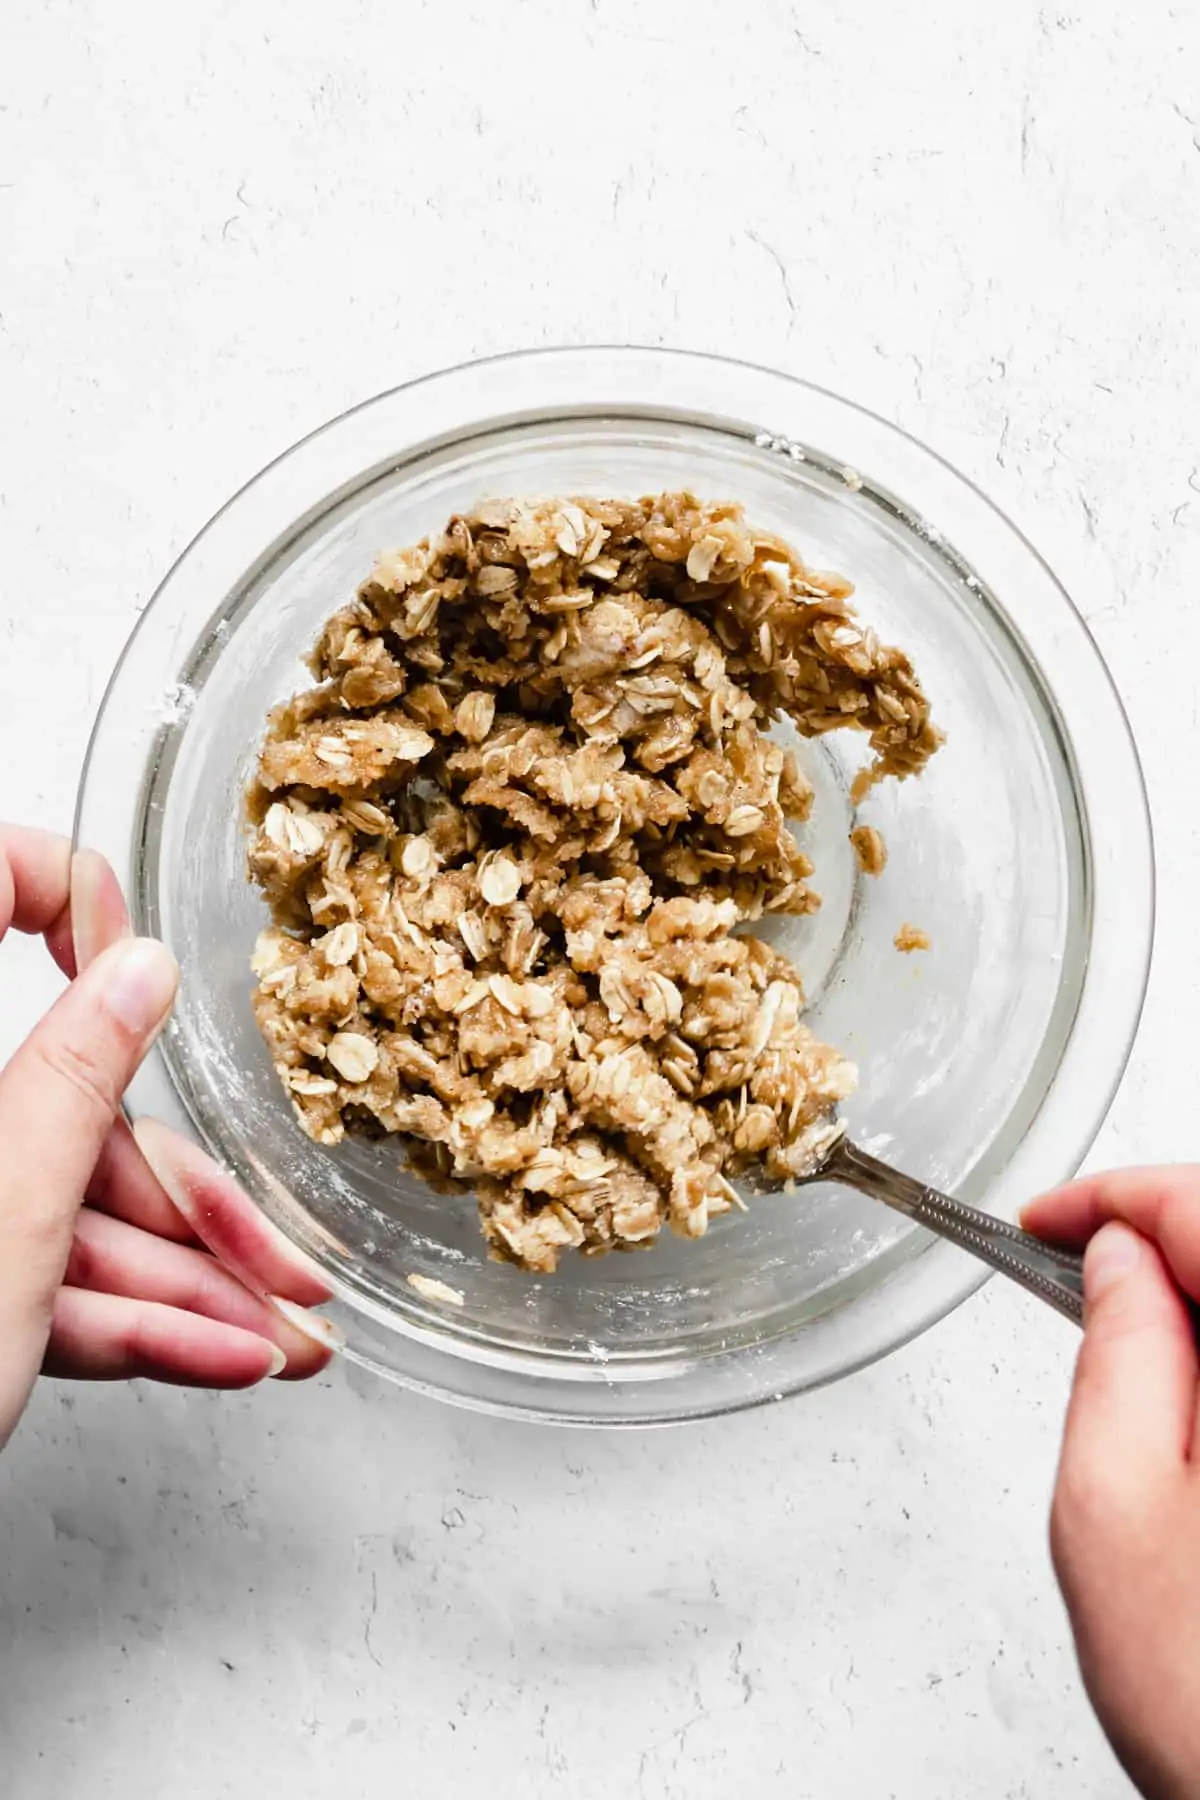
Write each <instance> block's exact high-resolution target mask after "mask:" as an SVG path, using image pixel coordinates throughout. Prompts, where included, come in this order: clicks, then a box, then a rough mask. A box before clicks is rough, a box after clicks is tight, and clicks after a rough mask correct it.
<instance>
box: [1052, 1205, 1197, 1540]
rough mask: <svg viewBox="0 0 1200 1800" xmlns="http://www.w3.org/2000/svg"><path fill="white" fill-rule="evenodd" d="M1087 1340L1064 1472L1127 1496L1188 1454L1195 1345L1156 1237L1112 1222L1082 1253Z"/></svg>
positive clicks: (1084, 1489)
mask: <svg viewBox="0 0 1200 1800" xmlns="http://www.w3.org/2000/svg"><path fill="white" fill-rule="evenodd" d="M1084 1292H1085V1316H1084V1334H1083V1346H1082V1348H1081V1350H1080V1352H1079V1361H1078V1363H1077V1365H1076V1370H1075V1383H1074V1387H1073V1390H1072V1393H1071V1404H1070V1408H1069V1410H1068V1414H1067V1428H1066V1433H1065V1436H1064V1440H1063V1458H1062V1471H1061V1475H1060V1480H1061V1481H1062V1482H1064V1483H1065V1484H1066V1486H1067V1488H1068V1489H1072V1488H1073V1489H1074V1490H1076V1491H1077V1492H1079V1493H1082V1494H1085V1495H1091V1496H1093V1497H1095V1498H1098V1500H1099V1501H1100V1503H1101V1504H1103V1502H1104V1500H1105V1498H1106V1497H1109V1498H1112V1499H1113V1500H1115V1501H1121V1502H1126V1501H1133V1502H1135V1503H1136V1501H1137V1498H1138V1496H1139V1495H1140V1494H1142V1493H1144V1492H1148V1491H1152V1490H1153V1489H1154V1488H1155V1486H1156V1485H1157V1484H1160V1483H1161V1481H1162V1479H1163V1477H1164V1476H1165V1475H1168V1474H1170V1473H1171V1472H1173V1471H1177V1470H1179V1469H1180V1468H1181V1466H1182V1465H1183V1464H1184V1463H1185V1462H1186V1460H1187V1457H1188V1452H1189V1449H1190V1445H1191V1435H1192V1416H1193V1411H1194V1407H1195V1397H1196V1379H1197V1355H1196V1345H1195V1340H1194V1338H1193V1336H1192V1331H1191V1326H1190V1323H1189V1319H1188V1312H1187V1307H1186V1305H1185V1304H1184V1301H1183V1299H1182V1297H1181V1295H1180V1293H1179V1290H1178V1288H1177V1287H1176V1286H1175V1283H1174V1282H1173V1281H1172V1279H1171V1277H1170V1274H1169V1273H1168V1271H1167V1269H1166V1266H1165V1264H1164V1262H1163V1259H1162V1257H1161V1256H1160V1254H1159V1252H1158V1251H1157V1249H1156V1248H1155V1247H1154V1245H1153V1244H1150V1243H1147V1241H1146V1240H1145V1239H1144V1238H1141V1237H1139V1236H1138V1234H1137V1233H1136V1232H1134V1231H1131V1230H1130V1229H1129V1227H1128V1226H1127V1225H1121V1224H1109V1225H1106V1226H1104V1227H1103V1228H1102V1230H1101V1231H1100V1232H1099V1233H1098V1234H1097V1236H1096V1237H1095V1238H1094V1239H1093V1240H1092V1242H1091V1243H1090V1244H1089V1246H1088V1249H1087V1251H1086V1253H1085V1257H1084Z"/></svg>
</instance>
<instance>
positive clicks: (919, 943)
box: [892, 924, 933, 956]
mask: <svg viewBox="0 0 1200 1800" xmlns="http://www.w3.org/2000/svg"><path fill="white" fill-rule="evenodd" d="M892 942H893V943H894V944H895V946H896V948H897V950H902V951H903V952H904V954H905V955H906V956H911V955H912V952H913V951H914V950H929V949H932V947H933V946H932V941H931V939H930V937H929V934H928V932H925V931H922V930H921V928H920V926H919V925H908V924H904V925H902V926H901V927H900V929H899V931H898V932H897V933H896V935H895V937H894V938H893V939H892Z"/></svg>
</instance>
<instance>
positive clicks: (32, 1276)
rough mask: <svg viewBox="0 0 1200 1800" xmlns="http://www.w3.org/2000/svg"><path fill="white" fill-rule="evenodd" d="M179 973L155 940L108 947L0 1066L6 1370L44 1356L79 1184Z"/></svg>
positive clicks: (25, 1368)
mask: <svg viewBox="0 0 1200 1800" xmlns="http://www.w3.org/2000/svg"><path fill="white" fill-rule="evenodd" d="M177 981H178V970H177V969H176V966H175V963H174V961H173V959H172V958H171V956H170V955H169V954H168V952H167V951H166V950H164V949H163V947H162V945H161V944H156V943H153V942H152V941H150V940H147V939H132V938H131V939H129V940H127V941H126V942H125V943H122V944H117V945H114V946H113V947H112V949H110V950H107V951H105V952H104V954H103V955H102V956H101V957H100V958H99V960H98V961H96V962H95V963H93V965H92V967H91V968H90V969H88V970H87V971H85V973H84V974H83V975H81V976H80V977H79V979H78V980H77V981H75V982H73V983H72V984H71V986H70V987H69V988H68V989H67V991H66V993H65V994H63V995H62V996H61V998H60V999H59V1000H58V1001H57V1003H56V1004H55V1005H54V1006H53V1007H52V1009H51V1010H50V1012H49V1013H48V1014H47V1015H46V1017H45V1018H44V1019H43V1020H42V1021H41V1023H40V1024H39V1025H38V1026H37V1027H36V1029H35V1030H34V1032H33V1033H32V1035H31V1036H30V1037H29V1038H28V1039H27V1040H26V1042H25V1043H24V1044H23V1045H22V1046H21V1048H20V1049H19V1050H18V1051H17V1053H16V1055H15V1056H14V1057H13V1059H12V1061H11V1062H10V1063H9V1065H8V1067H7V1068H6V1069H4V1071H3V1072H2V1073H0V1145H2V1146H3V1150H4V1154H3V1159H2V1161H0V1319H3V1321H4V1327H5V1353H6V1356H8V1357H9V1358H11V1359H12V1367H11V1368H10V1370H9V1375H10V1377H13V1376H14V1374H15V1375H16V1376H18V1377H19V1375H20V1374H23V1373H28V1372H29V1371H30V1369H31V1368H32V1370H36V1368H37V1366H38V1364H39V1363H40V1361H41V1357H42V1351H43V1348H44V1345H45V1341H46V1332H47V1330H48V1328H49V1323H50V1309H51V1303H52V1300H53V1296H54V1293H55V1290H56V1289H57V1287H58V1285H59V1282H60V1281H61V1279H62V1272H63V1269H64V1267H65V1266H66V1260H67V1251H68V1249H69V1248H70V1243H71V1234H72V1231H73V1228H74V1223H75V1215H76V1213H77V1211H78V1209H79V1204H80V1201H81V1199H82V1197H83V1192H84V1189H85V1188H86V1186H87V1183H88V1179H89V1177H90V1176H91V1173H92V1169H93V1167H94V1166H95V1163H96V1159H97V1157H98V1156H99V1154H100V1151H101V1148H102V1146H103V1144H104V1140H105V1138H106V1137H107V1136H108V1133H109V1131H110V1129H111V1127H112V1123H113V1118H114V1116H115V1113H116V1110H117V1107H118V1106H119V1104H120V1101H121V1096H122V1094H123V1092H124V1090H125V1087H126V1085H127V1083H128V1081H129V1079H130V1077H131V1076H132V1074H133V1072H134V1070H135V1069H136V1068H137V1065H138V1063H139V1062H140V1061H141V1059H142V1057H143V1056H144V1054H145V1052H146V1049H147V1048H148V1046H149V1045H150V1043H151V1042H152V1041H153V1039H154V1037H155V1035H156V1034H157V1032H158V1031H159V1029H160V1028H161V1026H162V1024H163V1021H164V1020H165V1018H166V1016H167V1013H168V1011H169V1009H170V1006H171V1002H172V1000H173V999H174V995H175V987H176V983H177Z"/></svg>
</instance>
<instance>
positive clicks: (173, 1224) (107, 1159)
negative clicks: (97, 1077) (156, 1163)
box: [85, 1115, 200, 1244]
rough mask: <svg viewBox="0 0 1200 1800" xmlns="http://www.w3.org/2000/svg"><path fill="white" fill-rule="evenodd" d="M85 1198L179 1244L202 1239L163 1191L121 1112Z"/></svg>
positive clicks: (91, 1203)
mask: <svg viewBox="0 0 1200 1800" xmlns="http://www.w3.org/2000/svg"><path fill="white" fill-rule="evenodd" d="M85 1198H86V1200H87V1203H88V1205H89V1206H93V1207H95V1209H96V1211H97V1212H102V1213H108V1214H109V1215H110V1216H111V1217H112V1218H114V1219H124V1220H125V1222H126V1224H128V1225H137V1226H139V1227H140V1228H141V1230H143V1231H152V1232H154V1234H155V1236H156V1237H161V1238H169V1239H170V1240H171V1241H172V1242H173V1243H177V1244H197V1243H199V1241H200V1240H199V1238H197V1236H196V1234H195V1232H194V1231H193V1230H192V1228H191V1226H190V1225H189V1224H188V1222H187V1220H186V1219H185V1218H184V1217H183V1216H182V1214H181V1213H179V1212H177V1211H176V1209H175V1207H174V1206H172V1204H171V1202H170V1201H169V1200H168V1198H167V1196H166V1195H165V1194H164V1193H163V1191H162V1188H161V1186H160V1185H159V1181H158V1177H157V1176H156V1175H155V1173H154V1171H153V1170H152V1169H151V1167H150V1165H149V1163H148V1162H147V1161H146V1159H145V1157H144V1156H143V1155H142V1153H141V1151H140V1150H139V1149H138V1147H137V1144H136V1142H135V1140H134V1136H133V1133H132V1131H130V1129H129V1126H128V1124H127V1122H126V1121H125V1119H124V1118H122V1117H120V1116H119V1115H118V1117H117V1118H116V1119H115V1120H114V1121H113V1128H112V1130H111V1131H110V1132H109V1134H108V1136H107V1137H106V1138H105V1140H104V1147H103V1149H102V1150H101V1152H100V1155H99V1158H98V1159H97V1162H96V1167H95V1168H94V1169H93V1170H92V1178H91V1180H90V1181H89V1182H88V1186H87V1194H86V1195H85Z"/></svg>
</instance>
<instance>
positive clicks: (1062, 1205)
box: [1021, 1163, 1200, 1300]
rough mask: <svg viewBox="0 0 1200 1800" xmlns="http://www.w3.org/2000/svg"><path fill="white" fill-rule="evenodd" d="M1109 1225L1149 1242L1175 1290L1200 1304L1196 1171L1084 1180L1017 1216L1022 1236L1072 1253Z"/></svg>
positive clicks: (1199, 1174) (1199, 1170) (1114, 1173)
mask: <svg viewBox="0 0 1200 1800" xmlns="http://www.w3.org/2000/svg"><path fill="white" fill-rule="evenodd" d="M1110 1219H1121V1220H1123V1221H1124V1222H1125V1224H1126V1225H1131V1226H1132V1227H1133V1229H1134V1230H1135V1231H1137V1232H1140V1233H1141V1235H1142V1236H1143V1237H1147V1238H1151V1239H1152V1240H1153V1241H1154V1242H1155V1243H1156V1244H1157V1245H1158V1247H1159V1249H1160V1250H1161V1251H1162V1253H1163V1256H1164V1257H1165V1258H1166V1261H1167V1265H1168V1267H1169V1268H1170V1270H1171V1273H1172V1275H1174V1277H1175V1279H1176V1281H1177V1282H1178V1283H1179V1285H1180V1287H1181V1288H1183V1289H1184V1291H1185V1292H1186V1293H1188V1294H1190V1295H1191V1297H1192V1298H1193V1299H1194V1300H1198V1299H1200V1167H1197V1166H1196V1165H1194V1164H1187V1163H1180V1164H1176V1165H1174V1166H1168V1167H1164V1168H1160V1169H1155V1168H1151V1169H1113V1170H1111V1171H1110V1172H1109V1173H1108V1174H1104V1175H1090V1176H1085V1178H1084V1179H1083V1180H1082V1181H1073V1182H1071V1183H1070V1184H1069V1185H1068V1186H1067V1187H1062V1188H1057V1189H1055V1190H1054V1192H1053V1193H1049V1194H1042V1195H1041V1196H1040V1197H1039V1198H1038V1199H1036V1200H1031V1201H1030V1202H1029V1204H1028V1206H1026V1207H1025V1209H1024V1211H1023V1212H1022V1214H1021V1223H1022V1224H1023V1225H1024V1227H1025V1229H1026V1231H1032V1232H1033V1233H1034V1234H1035V1235H1036V1236H1037V1237H1044V1238H1049V1239H1051V1240H1052V1241H1053V1242H1054V1243H1060V1244H1066V1245H1070V1246H1073V1247H1082V1245H1084V1244H1086V1243H1088V1242H1089V1241H1090V1239H1091V1238H1092V1237H1094V1236H1095V1234H1096V1232H1097V1231H1099V1229H1100V1227H1101V1226H1102V1225H1104V1224H1107V1222H1108V1221H1109V1220H1110Z"/></svg>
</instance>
